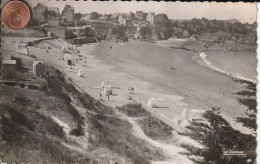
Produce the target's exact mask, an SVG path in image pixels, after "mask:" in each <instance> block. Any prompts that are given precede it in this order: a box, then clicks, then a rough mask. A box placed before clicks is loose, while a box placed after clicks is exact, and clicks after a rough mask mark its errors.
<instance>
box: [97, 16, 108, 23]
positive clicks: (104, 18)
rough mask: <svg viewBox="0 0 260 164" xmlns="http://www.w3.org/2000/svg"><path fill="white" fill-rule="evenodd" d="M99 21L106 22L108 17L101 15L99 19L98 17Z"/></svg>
mask: <svg viewBox="0 0 260 164" xmlns="http://www.w3.org/2000/svg"><path fill="white" fill-rule="evenodd" d="M99 20H100V21H103V22H104V21H107V20H108V17H107V16H106V15H102V16H101V17H99Z"/></svg>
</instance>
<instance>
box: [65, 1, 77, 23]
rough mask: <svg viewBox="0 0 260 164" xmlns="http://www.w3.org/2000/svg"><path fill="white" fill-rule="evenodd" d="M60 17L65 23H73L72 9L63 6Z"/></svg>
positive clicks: (68, 6)
mask: <svg viewBox="0 0 260 164" xmlns="http://www.w3.org/2000/svg"><path fill="white" fill-rule="evenodd" d="M62 17H64V18H65V22H73V21H74V20H75V19H74V7H71V6H70V5H65V7H64V9H63V10H62Z"/></svg>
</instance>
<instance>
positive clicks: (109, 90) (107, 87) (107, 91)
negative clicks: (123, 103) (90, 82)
mask: <svg viewBox="0 0 260 164" xmlns="http://www.w3.org/2000/svg"><path fill="white" fill-rule="evenodd" d="M104 95H105V96H106V97H107V98H108V99H109V95H112V86H111V85H105V86H104Z"/></svg>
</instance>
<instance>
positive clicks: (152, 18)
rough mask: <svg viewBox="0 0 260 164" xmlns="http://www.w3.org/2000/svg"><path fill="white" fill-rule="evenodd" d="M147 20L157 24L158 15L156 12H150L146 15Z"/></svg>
mask: <svg viewBox="0 0 260 164" xmlns="http://www.w3.org/2000/svg"><path fill="white" fill-rule="evenodd" d="M146 21H147V22H150V23H151V25H155V23H156V21H157V16H156V15H155V13H154V12H149V13H148V14H147V16H146Z"/></svg>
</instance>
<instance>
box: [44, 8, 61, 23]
mask: <svg viewBox="0 0 260 164" xmlns="http://www.w3.org/2000/svg"><path fill="white" fill-rule="evenodd" d="M60 17H61V15H60V10H59V8H58V7H47V18H48V20H57V19H60Z"/></svg>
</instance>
